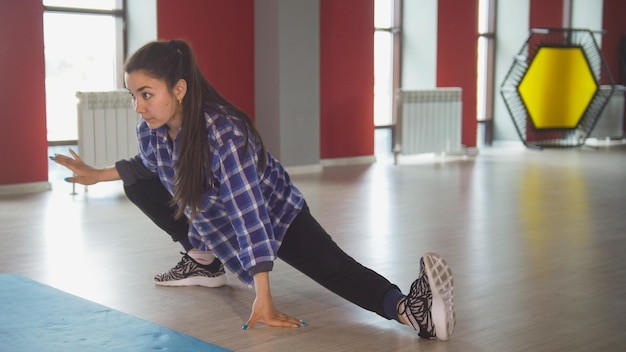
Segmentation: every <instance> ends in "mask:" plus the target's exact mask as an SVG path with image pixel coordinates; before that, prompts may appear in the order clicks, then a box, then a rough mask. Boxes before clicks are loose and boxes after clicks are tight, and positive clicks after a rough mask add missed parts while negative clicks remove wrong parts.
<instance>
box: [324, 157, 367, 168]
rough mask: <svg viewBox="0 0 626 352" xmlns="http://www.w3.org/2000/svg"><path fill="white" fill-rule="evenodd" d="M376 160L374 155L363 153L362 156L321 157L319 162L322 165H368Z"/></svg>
mask: <svg viewBox="0 0 626 352" xmlns="http://www.w3.org/2000/svg"><path fill="white" fill-rule="evenodd" d="M375 162H376V156H374V155H364V156H355V157H350V158H333V159H322V160H320V163H321V164H322V166H324V167H327V166H348V165H369V164H373V163H375Z"/></svg>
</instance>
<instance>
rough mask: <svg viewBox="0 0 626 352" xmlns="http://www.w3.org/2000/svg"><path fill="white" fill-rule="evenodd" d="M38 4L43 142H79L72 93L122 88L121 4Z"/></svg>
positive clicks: (117, 0) (100, 0) (93, 0)
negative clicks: (42, 53)
mask: <svg viewBox="0 0 626 352" xmlns="http://www.w3.org/2000/svg"><path fill="white" fill-rule="evenodd" d="M43 5H44V10H45V11H44V18H43V20H44V21H43V22H44V45H45V62H46V114H47V127H48V142H49V143H50V144H72V143H73V142H74V141H76V139H77V138H78V137H77V136H78V132H77V113H76V103H77V99H76V92H78V91H97V90H112V89H117V88H121V87H122V77H121V65H122V60H123V54H124V53H123V43H124V40H123V28H124V13H123V9H122V0H90V1H86V0H44V1H43ZM78 6H80V7H78Z"/></svg>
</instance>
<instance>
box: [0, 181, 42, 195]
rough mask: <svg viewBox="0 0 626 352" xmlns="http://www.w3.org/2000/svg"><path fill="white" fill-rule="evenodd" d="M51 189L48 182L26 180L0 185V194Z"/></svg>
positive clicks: (37, 191)
mask: <svg viewBox="0 0 626 352" xmlns="http://www.w3.org/2000/svg"><path fill="white" fill-rule="evenodd" d="M51 189H52V185H51V184H50V182H28V183H16V184H11V185H0V195H1V196H6V195H17V194H29V193H40V192H46V191H49V190H51Z"/></svg>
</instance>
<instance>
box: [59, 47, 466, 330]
mask: <svg viewBox="0 0 626 352" xmlns="http://www.w3.org/2000/svg"><path fill="white" fill-rule="evenodd" d="M124 70H125V75H124V79H125V83H126V87H127V89H128V90H129V92H130V94H131V96H132V101H133V106H134V107H135V110H136V111H137V112H138V113H139V114H141V116H142V120H141V121H140V123H139V124H138V125H137V136H138V140H139V147H140V152H139V157H140V159H141V161H142V163H143V167H145V168H147V169H148V170H149V171H150V172H151V173H153V174H155V175H158V178H159V179H160V180H161V183H162V185H163V186H164V187H165V188H166V189H167V190H168V191H169V193H170V194H171V195H172V204H173V205H174V206H176V217H177V218H184V217H186V218H188V219H189V223H190V226H189V241H190V242H191V244H192V245H193V247H194V248H196V249H198V250H200V251H212V252H213V253H214V254H215V255H216V256H217V258H218V259H219V260H221V262H222V263H224V265H225V266H226V268H228V269H229V270H230V271H232V272H233V273H234V274H235V275H236V276H237V277H238V278H239V279H240V280H242V281H243V282H244V283H246V284H247V285H250V286H253V287H254V289H255V293H256V298H255V300H254V302H253V304H252V312H251V314H250V317H249V319H248V321H247V322H246V323H245V325H244V326H243V329H244V330H245V329H249V328H252V327H253V326H254V325H255V324H256V323H258V322H262V323H265V324H267V325H270V326H281V327H300V326H304V325H306V324H305V323H304V322H303V321H302V320H299V319H296V318H294V317H292V316H289V315H287V314H284V313H282V312H280V311H278V310H277V309H276V307H275V306H274V304H273V301H272V296H271V292H270V284H269V272H270V271H271V270H272V268H273V262H274V260H276V259H277V258H280V259H282V260H284V261H285V262H286V263H288V264H290V265H292V266H293V267H295V268H296V269H298V270H299V271H301V272H302V273H304V274H306V275H307V276H309V277H311V278H312V279H313V280H315V281H317V282H318V283H320V284H321V285H323V286H324V287H326V288H328V289H329V290H331V291H333V292H335V293H336V294H338V295H340V296H341V297H343V298H345V299H347V300H349V301H350V302H353V303H355V304H357V305H359V306H360V307H362V308H365V309H367V310H370V311H373V312H375V313H377V314H378V315H380V316H382V317H384V318H386V319H395V320H397V321H398V322H400V323H402V324H406V325H409V326H410V327H412V328H413V329H414V330H416V331H417V332H418V335H419V336H421V337H423V338H437V339H439V340H447V339H448V338H449V336H450V334H451V333H452V332H453V329H454V326H455V323H456V317H455V311H454V292H453V278H452V272H451V270H450V268H449V267H448V265H447V264H446V262H445V260H444V259H443V258H441V257H440V256H439V255H437V254H435V253H426V254H425V255H424V256H423V257H422V258H421V260H420V272H419V276H418V278H417V279H416V280H415V282H413V284H412V285H411V288H410V291H409V293H408V295H404V294H403V293H402V292H401V291H400V289H399V288H398V287H397V286H396V285H394V284H392V283H390V282H389V281H388V280H387V279H386V278H384V277H382V276H381V275H379V274H378V273H376V272H374V271H372V270H370V269H368V268H366V267H364V266H362V265H361V264H359V263H358V262H356V261H355V260H354V259H353V258H351V257H350V256H348V255H347V254H346V253H345V252H343V251H342V250H341V249H340V248H339V247H338V246H337V245H336V244H335V242H334V241H333V240H332V239H331V237H330V236H329V235H328V234H327V233H326V231H325V230H324V229H323V228H322V227H321V226H320V225H319V223H318V222H317V221H316V220H315V219H314V218H313V216H312V215H311V214H310V212H309V209H308V207H307V204H306V202H305V200H304V197H303V196H302V194H301V193H300V191H299V190H298V189H297V188H296V187H295V186H294V185H293V184H292V182H291V180H290V178H289V175H288V174H287V172H286V171H285V169H284V168H283V166H282V165H281V164H280V163H279V162H278V161H277V160H276V159H275V158H274V157H273V156H272V155H271V154H270V153H268V152H267V151H266V149H265V147H264V145H263V142H262V139H261V137H260V135H259V133H258V132H257V130H256V129H255V127H254V125H253V122H252V120H251V119H250V117H249V116H248V115H247V114H246V113H244V112H243V111H241V110H239V109H238V108H237V107H236V106H234V105H233V104H231V103H230V102H229V101H227V100H226V99H224V98H223V97H222V96H221V95H220V94H219V93H218V92H217V91H216V90H215V89H214V88H213V87H212V86H211V85H210V84H209V83H208V81H207V80H206V79H205V78H204V76H203V75H202V74H201V72H200V69H199V68H198V66H197V63H196V60H195V56H194V53H193V52H192V49H191V48H190V46H189V45H188V44H187V43H186V42H184V41H181V40H172V41H169V42H152V43H148V44H146V45H145V46H143V47H142V48H140V49H139V50H138V51H137V52H136V53H135V54H134V55H133V56H132V57H131V58H130V59H129V60H128V61H127V63H126V65H125V67H124ZM78 161H80V160H78ZM107 179H119V173H117V172H115V173H112V174H109V175H108V178H107ZM69 181H71V182H78V183H81V182H82V181H83V180H80V175H79V177H77V178H70V179H69ZM154 187H159V185H155V186H154Z"/></svg>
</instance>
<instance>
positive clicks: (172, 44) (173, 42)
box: [168, 40, 183, 56]
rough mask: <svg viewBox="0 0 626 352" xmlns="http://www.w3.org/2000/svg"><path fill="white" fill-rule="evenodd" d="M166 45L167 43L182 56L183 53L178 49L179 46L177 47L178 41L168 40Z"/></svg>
mask: <svg viewBox="0 0 626 352" xmlns="http://www.w3.org/2000/svg"><path fill="white" fill-rule="evenodd" d="M168 45H169V46H170V47H171V48H172V49H174V50H176V52H177V53H178V55H180V56H182V55H183V52H182V51H181V50H180V48H179V47H178V42H177V41H176V40H170V41H169V43H168Z"/></svg>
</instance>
